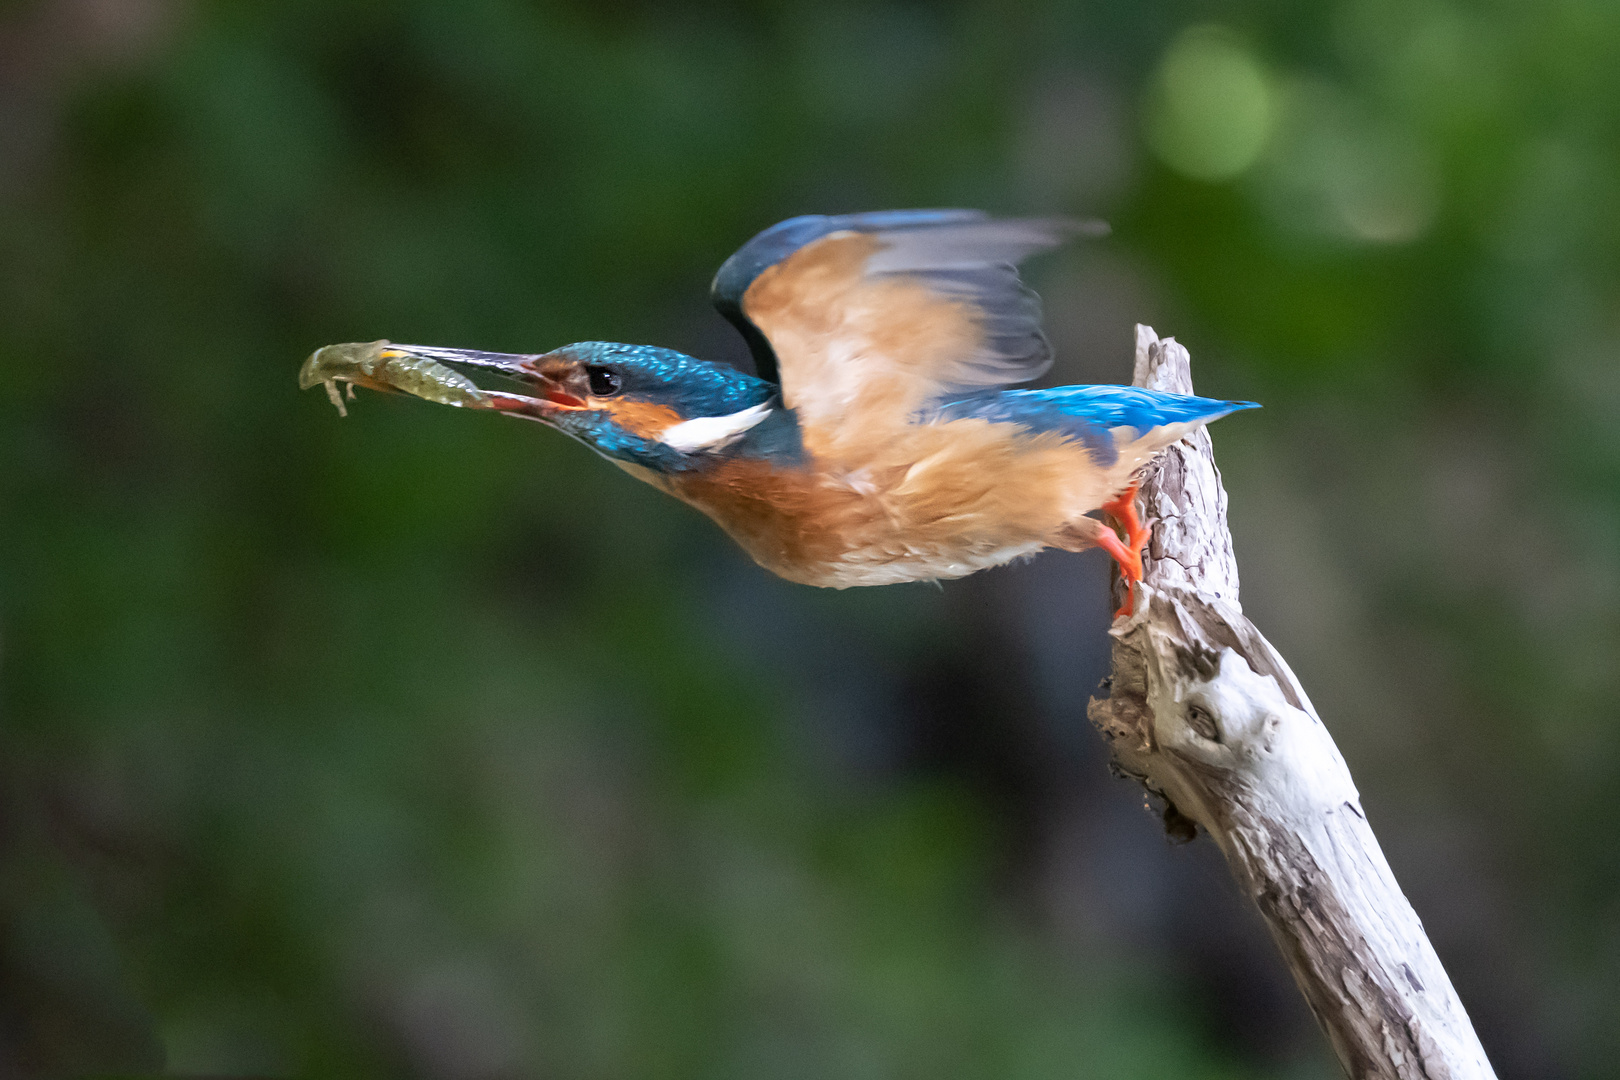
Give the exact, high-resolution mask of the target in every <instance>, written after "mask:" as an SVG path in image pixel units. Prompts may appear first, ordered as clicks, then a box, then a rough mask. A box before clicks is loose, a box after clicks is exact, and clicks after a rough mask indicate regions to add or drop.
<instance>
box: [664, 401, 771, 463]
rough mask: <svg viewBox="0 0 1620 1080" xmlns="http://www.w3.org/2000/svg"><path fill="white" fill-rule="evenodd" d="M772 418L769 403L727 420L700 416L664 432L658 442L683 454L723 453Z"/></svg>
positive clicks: (736, 413) (726, 417) (721, 417)
mask: <svg viewBox="0 0 1620 1080" xmlns="http://www.w3.org/2000/svg"><path fill="white" fill-rule="evenodd" d="M770 414H771V406H770V404H769V403H768V402H767V403H766V404H763V405H755V406H754V407H752V408H749V409H744V410H742V411H741V412H734V413H731V414H729V415H727V416H699V417H697V418H696V419H693V420H685V421H682V422H681V423H679V424H674V425H671V426H670V427H667V428H665V429H664V433H663V434H662V435H660V436H658V441H659V442H661V443H663V444H664V445H665V446H668V447H670V448H671V449H674V450H679V451H681V453H683V454H690V453H692V452H693V451H696V450H724V449H725V448H726V447H728V446H730V445H731V444H732V443H734V442H736V441H737V440H738V439H740V438H742V437H743V435H744V434H746V433H747V431H748V429H749V428H751V427H753V426H754V425H755V424H758V423H759V422H760V421H761V420H763V419H765V418H766V417H767V416H769V415H770Z"/></svg>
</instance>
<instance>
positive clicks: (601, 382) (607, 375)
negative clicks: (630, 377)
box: [585, 366, 621, 397]
mask: <svg viewBox="0 0 1620 1080" xmlns="http://www.w3.org/2000/svg"><path fill="white" fill-rule="evenodd" d="M585 377H586V378H587V379H589V380H590V383H591V396H592V397H612V396H613V395H614V394H617V393H618V392H619V387H620V385H621V383H620V382H619V373H618V372H617V371H614V370H612V369H611V368H605V367H595V366H591V367H587V368H586V369H585Z"/></svg>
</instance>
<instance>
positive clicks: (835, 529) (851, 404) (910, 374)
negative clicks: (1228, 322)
mask: <svg viewBox="0 0 1620 1080" xmlns="http://www.w3.org/2000/svg"><path fill="white" fill-rule="evenodd" d="M1095 231H1097V227H1096V226H1088V225H1084V224H1081V223H1076V222H1071V221H1067V220H1063V219H994V218H990V217H988V216H987V215H985V214H983V213H980V212H978V211H973V210H895V211H881V212H875V213H862V214H847V215H840V216H825V217H824V216H807V217H796V218H792V219H790V220H788V221H784V222H781V223H780V224H778V225H775V226H773V227H771V228H769V229H766V230H765V231H764V232H762V233H760V234H759V235H758V236H756V237H754V238H753V239H752V240H750V241H749V242H748V243H747V244H745V245H743V247H742V248H741V250H739V251H738V252H737V253H736V254H734V255H732V256H731V258H729V259H727V260H726V262H725V264H724V265H723V266H721V267H720V271H719V273H718V274H717V275H716V276H715V279H714V286H713V298H714V303H715V305H716V306H717V307H718V308H719V309H720V311H721V313H722V314H723V315H725V317H726V318H727V319H729V320H730V321H731V322H732V323H733V324H734V325H735V326H736V327H737V329H738V330H740V331H741V332H742V335H743V337H744V338H745V339H746V340H747V342H748V346H749V349H750V351H751V352H752V353H753V357H754V363H755V367H756V369H757V371H758V375H757V376H754V375H747V374H745V373H743V372H741V371H738V370H736V369H734V368H732V367H729V366H726V365H723V364H717V363H711V362H709V361H706V360H699V359H696V358H694V357H690V356H686V355H683V354H681V353H678V352H675V351H673V350H671V349H663V348H659V347H657V346H652V345H621V344H616V343H613V342H603V341H589V342H582V343H578V344H574V345H565V346H563V347H562V348H560V349H555V350H553V351H551V352H547V353H538V354H511V353H492V352H481V351H477V350H472V349H446V348H437V347H428V346H420V345H395V344H391V343H389V342H386V341H380V342H371V343H369V344H363V345H334V346H328V347H327V348H325V349H321V350H319V351H317V352H316V353H315V354H314V355H313V356H311V357H310V358H309V360H308V361H306V363H305V365H304V369H303V371H302V372H301V373H300V382H301V384H302V385H303V386H305V387H306V388H307V387H312V386H314V385H317V384H319V383H324V384H325V385H326V387H327V390H328V392H329V393H330V394H331V395H332V398H333V401H334V402H335V403H336V404H337V405H338V407H339V409H340V410H341V409H342V408H343V404H342V398H341V397H340V396H339V395H338V392H337V389H336V386H337V384H338V383H340V382H342V383H347V384H349V387H350V394H351V396H352V394H353V389H352V388H353V386H355V385H360V386H366V387H370V388H372V389H380V390H403V391H405V392H407V393H413V394H416V395H417V396H421V397H426V398H429V399H430V400H434V401H439V402H442V403H444V404H450V405H457V406H461V407H469V408H483V409H493V410H496V411H499V412H504V413H509V414H512V415H515V416H522V417H527V418H529V419H532V420H538V421H539V422H541V423H543V424H545V425H547V426H548V427H552V428H556V429H557V430H558V431H561V432H563V433H564V434H566V435H570V436H572V437H573V438H575V439H578V440H579V441H580V442H583V443H585V444H586V445H587V446H589V447H591V448H592V449H593V450H595V451H596V452H597V453H599V454H601V455H602V456H603V457H605V458H607V459H608V460H609V461H611V462H613V463H614V464H615V465H618V466H619V467H620V468H622V469H624V470H625V471H626V472H628V473H630V474H631V475H632V476H635V477H637V478H639V479H641V480H644V481H646V482H647V483H649V484H652V485H653V486H654V487H657V488H659V489H661V490H663V491H665V492H668V493H669V494H671V495H673V496H675V497H676V498H678V499H681V500H682V501H684V502H687V503H690V504H691V505H692V506H695V507H697V508H698V509H699V510H701V511H703V513H705V514H707V515H708V516H709V517H711V518H713V519H714V520H715V521H716V522H717V523H718V524H719V525H720V527H721V528H723V529H724V530H725V531H726V532H728V533H729V534H730V535H731V536H732V537H733V538H734V539H736V541H737V542H738V543H739V544H741V545H742V547H743V548H744V550H746V551H747V552H748V554H749V555H751V556H752V557H753V558H754V560H755V561H756V562H758V563H759V564H760V565H761V566H763V567H765V568H766V569H767V570H770V571H772V572H774V573H776V574H778V575H780V576H782V577H784V578H787V579H788V580H789V581H796V582H801V583H803V584H806V585H820V586H829V587H832V588H840V589H841V588H847V587H849V586H853V585H888V584H893V583H896V582H902V581H930V580H942V579H946V578H958V577H963V576H965V575H967V574H971V573H973V572H974V571H976V570H982V569H985V568H986V567H991V566H998V565H1001V564H1003V563H1007V562H1010V561H1012V560H1014V559H1018V558H1020V557H1023V556H1028V555H1032V554H1034V553H1035V552H1038V551H1040V550H1042V549H1044V548H1060V549H1063V550H1067V551H1081V550H1084V549H1087V548H1092V547H1098V548H1102V549H1103V550H1104V551H1106V552H1108V554H1109V555H1111V556H1113V558H1114V559H1115V561H1117V562H1118V563H1119V567H1120V572H1121V574H1122V576H1123V577H1124V578H1126V579H1127V581H1128V582H1129V583H1131V585H1132V586H1134V583H1135V582H1138V581H1140V580H1141V571H1142V555H1141V553H1142V547H1143V545H1144V544H1145V543H1146V541H1147V539H1148V535H1149V533H1148V529H1147V528H1146V527H1145V526H1144V525H1143V523H1142V522H1141V521H1140V520H1139V518H1138V516H1137V513H1136V507H1135V496H1136V478H1137V476H1138V475H1139V473H1140V472H1141V470H1142V469H1143V467H1144V466H1146V465H1147V464H1148V463H1149V462H1150V461H1151V460H1152V458H1153V456H1154V454H1155V453H1156V452H1157V451H1159V450H1161V449H1163V448H1164V447H1166V446H1168V445H1170V444H1171V443H1173V442H1175V441H1176V440H1178V439H1180V438H1181V437H1183V436H1184V435H1186V434H1187V433H1188V432H1190V431H1192V430H1194V429H1196V428H1198V427H1200V426H1202V425H1203V424H1206V423H1208V422H1210V421H1211V420H1215V419H1217V418H1219V417H1221V416H1224V415H1226V414H1227V413H1230V412H1234V411H1236V410H1239V409H1247V408H1253V407H1255V406H1254V405H1253V404H1252V403H1250V402H1243V401H1216V400H1212V399H1209V398H1200V397H1191V396H1185V395H1177V394H1167V393H1161V392H1157V391H1153V390H1145V389H1141V388H1138V387H1132V386H1113V385H1102V386H1059V387H1053V388H1051V389H1044V390H1016V389H1007V387H1008V386H1011V385H1013V384H1018V383H1024V382H1028V381H1030V380H1032V379H1035V378H1037V377H1038V376H1040V375H1041V374H1042V373H1044V372H1045V371H1046V370H1047V369H1048V368H1049V367H1050V366H1051V363H1052V356H1051V348H1050V346H1049V345H1048V343H1047V341H1046V338H1045V336H1044V335H1043V334H1042V332H1041V325H1040V319H1041V316H1040V301H1039V299H1038V298H1037V297H1036V295H1035V294H1034V293H1033V292H1032V291H1030V289H1029V288H1028V287H1027V286H1025V285H1024V284H1023V282H1022V281H1021V280H1020V279H1019V276H1018V270H1017V265H1018V263H1019V262H1020V261H1021V260H1023V259H1024V258H1025V257H1027V256H1029V255H1031V254H1033V253H1035V252H1038V251H1042V250H1045V249H1048V248H1053V247H1056V246H1057V245H1058V244H1060V243H1062V242H1063V241H1064V240H1065V239H1067V238H1068V237H1070V236H1073V235H1075V234H1077V233H1081V232H1095ZM457 369H473V370H482V371H488V372H494V373H498V374H500V375H503V376H507V377H509V378H510V379H512V380H514V381H515V382H516V383H518V384H520V385H521V386H522V388H523V390H522V392H510V393H508V392H503V391H494V390H486V389H483V388H481V387H479V386H478V385H477V384H475V383H474V382H473V381H472V380H471V379H469V378H467V377H466V376H465V375H463V374H462V373H461V371H459V370H457ZM1093 511H1102V512H1103V513H1105V514H1108V515H1110V516H1111V517H1112V518H1113V519H1114V520H1115V521H1116V522H1117V523H1118V525H1119V527H1120V529H1121V530H1122V531H1123V536H1121V535H1120V533H1119V532H1116V531H1115V529H1114V528H1113V527H1111V526H1110V525H1108V524H1105V523H1104V522H1103V521H1101V520H1099V519H1097V518H1095V517H1092V516H1090V515H1091V513H1092V512H1093ZM1132 591H1133V590H1132V589H1130V588H1128V590H1127V593H1126V600H1125V604H1124V607H1122V608H1121V610H1120V612H1119V613H1118V614H1121V615H1128V614H1130V612H1131V608H1132V602H1133V601H1132Z"/></svg>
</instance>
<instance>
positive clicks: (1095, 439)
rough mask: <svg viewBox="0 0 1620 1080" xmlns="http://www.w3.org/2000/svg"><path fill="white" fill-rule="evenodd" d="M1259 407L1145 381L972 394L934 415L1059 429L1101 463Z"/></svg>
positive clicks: (1059, 431) (1164, 443)
mask: <svg viewBox="0 0 1620 1080" xmlns="http://www.w3.org/2000/svg"><path fill="white" fill-rule="evenodd" d="M1259 407H1260V406H1259V405H1257V404H1255V403H1254V402H1252V401H1219V400H1216V399H1214V398H1202V397H1192V396H1190V395H1185V394H1166V393H1163V392H1162V391H1158V390H1144V389H1142V388H1141V387H1139V386H1113V385H1102V386H1058V387H1053V388H1052V389H1050V390H999V391H989V392H985V393H978V394H972V395H969V396H967V397H961V398H957V399H956V400H954V401H949V402H946V403H944V404H942V405H940V406H939V407H938V408H937V410H936V411H935V412H934V414H933V415H934V417H936V418H937V419H939V420H960V419H965V418H967V417H976V418H978V419H982V420H989V421H991V422H992V423H1010V424H1019V425H1021V426H1023V427H1026V428H1028V429H1029V430H1030V431H1032V432H1037V433H1043V432H1055V433H1058V434H1061V435H1064V436H1067V437H1068V438H1071V439H1074V440H1075V441H1076V442H1080V443H1083V444H1084V445H1085V446H1086V447H1087V448H1088V449H1089V450H1091V452H1092V454H1093V456H1094V457H1096V458H1097V460H1098V464H1100V465H1111V464H1113V462H1114V461H1115V460H1116V459H1117V457H1118V453H1119V445H1120V444H1121V443H1122V442H1136V441H1138V440H1143V439H1146V440H1148V441H1149V442H1153V443H1159V444H1161V445H1168V444H1169V443H1171V442H1173V441H1175V440H1176V439H1178V438H1180V437H1181V435H1182V434H1183V433H1185V432H1186V431H1187V430H1189V429H1190V428H1192V427H1197V426H1199V425H1200V424H1207V423H1209V422H1210V421H1212V420H1218V419H1220V418H1221V417H1223V416H1225V415H1227V414H1228V413H1234V412H1238V411H1239V410H1242V409H1258V408H1259ZM1121 429H1129V430H1128V432H1127V431H1123V430H1121Z"/></svg>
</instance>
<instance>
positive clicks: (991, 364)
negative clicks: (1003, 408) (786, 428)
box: [713, 210, 1103, 442]
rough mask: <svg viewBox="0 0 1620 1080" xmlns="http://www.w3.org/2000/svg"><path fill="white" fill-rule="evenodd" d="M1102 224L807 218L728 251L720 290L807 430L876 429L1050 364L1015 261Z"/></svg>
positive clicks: (851, 434)
mask: <svg viewBox="0 0 1620 1080" xmlns="http://www.w3.org/2000/svg"><path fill="white" fill-rule="evenodd" d="M1101 231H1103V227H1102V226H1100V225H1099V224H1095V223H1094V224H1089V225H1088V224H1081V223H1077V222H1071V221H1065V220H1061V219H1051V220H1005V221H996V220H991V219H990V218H988V217H986V216H985V215H984V214H982V213H980V212H978V211H975V210H894V211H884V212H878V213H870V214H849V215H845V216H840V217H799V218H793V219H791V220H788V221H784V222H782V223H781V224H779V225H776V226H773V227H772V228H770V229H767V230H765V231H764V232H762V233H760V234H759V235H758V236H756V237H755V238H754V239H753V240H750V241H749V242H748V243H747V244H746V245H745V246H744V247H743V248H742V249H741V250H740V251H738V252H737V253H736V254H735V255H733V256H732V257H731V258H730V259H728V260H726V263H725V265H724V266H722V267H721V268H720V272H719V274H717V275H716V276H715V280H714V290H713V291H714V300H715V304H716V306H717V307H719V309H720V311H721V312H722V313H723V314H725V315H726V317H727V318H729V319H730V320H731V321H732V322H733V323H734V324H736V326H737V327H738V329H740V330H741V331H742V333H743V336H744V337H746V338H747V339H748V342H749V345H750V347H751V348H752V349H753V352H754V358H755V361H756V363H757V365H758V368H759V371H760V374H761V375H763V376H765V377H768V378H776V379H777V380H778V381H779V382H780V383H781V384H782V397H783V401H784V403H785V404H786V405H788V406H789V407H790V408H793V409H796V410H798V413H799V418H800V422H801V424H803V425H804V426H805V428H806V429H807V431H813V430H816V429H820V430H821V431H822V432H823V434H825V435H827V436H829V437H832V436H833V435H834V433H835V430H836V436H837V437H836V438H834V439H833V441H837V442H844V441H848V439H850V438H860V437H863V436H877V435H878V434H879V433H880V432H881V431H883V430H886V429H892V427H894V426H895V425H899V424H904V423H906V422H908V421H909V420H910V418H911V417H912V416H913V414H914V413H915V412H916V411H917V410H918V409H919V408H921V407H922V406H923V405H925V404H926V403H928V402H930V401H933V400H936V399H938V398H940V397H942V396H944V395H947V394H951V393H961V392H964V391H971V390H974V389H978V388H983V387H991V386H1003V385H1006V384H1008V383H1017V382H1025V381H1027V380H1029V379H1033V378H1035V377H1037V376H1039V375H1040V374H1041V373H1042V372H1044V371H1045V370H1046V369H1047V368H1048V367H1049V366H1050V365H1051V350H1050V348H1049V346H1048V345H1047V342H1046V338H1045V336H1044V335H1042V333H1041V327H1040V320H1041V314H1040V301H1039V299H1038V298H1037V297H1036V296H1035V294H1034V293H1033V292H1031V291H1030V290H1029V289H1028V288H1026V287H1025V286H1024V284H1023V282H1021V281H1020V280H1019V278H1018V270H1017V264H1018V262H1019V261H1020V260H1022V259H1023V258H1025V257H1026V256H1028V255H1030V254H1032V253H1033V252H1036V251H1041V250H1044V249H1046V248H1051V247H1055V246H1057V245H1058V244H1060V243H1062V242H1063V241H1064V240H1065V239H1067V238H1068V237H1070V236H1073V235H1076V234H1078V233H1082V232H1090V233H1097V232H1101Z"/></svg>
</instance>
